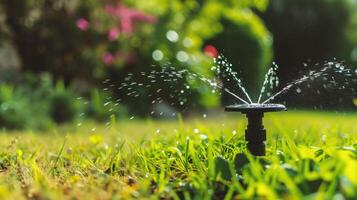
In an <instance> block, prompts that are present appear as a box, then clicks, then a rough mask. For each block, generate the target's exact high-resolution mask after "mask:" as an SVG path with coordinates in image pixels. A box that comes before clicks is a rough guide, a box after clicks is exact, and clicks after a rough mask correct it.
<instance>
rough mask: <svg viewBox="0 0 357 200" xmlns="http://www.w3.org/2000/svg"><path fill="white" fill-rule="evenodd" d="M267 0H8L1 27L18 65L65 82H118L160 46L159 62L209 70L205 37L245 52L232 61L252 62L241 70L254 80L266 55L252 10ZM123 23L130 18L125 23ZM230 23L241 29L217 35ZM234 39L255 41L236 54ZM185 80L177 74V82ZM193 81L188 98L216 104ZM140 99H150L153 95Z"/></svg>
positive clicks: (265, 40)
mask: <svg viewBox="0 0 357 200" xmlns="http://www.w3.org/2000/svg"><path fill="white" fill-rule="evenodd" d="M267 2H268V1H267V0H258V1H246V0H244V1H235V0H229V1H224V2H222V1H219V0H208V1H180V0H152V1H138V0H126V1H109V0H105V1H97V0H86V1H84V0H72V1H66V0H54V1H47V0H41V1H32V0H25V1H21V2H20V1H12V0H5V1H1V3H0V9H1V10H2V11H3V12H2V15H3V17H2V18H3V19H5V20H4V21H3V23H0V34H2V35H4V37H2V38H4V39H2V40H6V41H7V42H8V43H11V44H13V46H14V48H15V49H16V51H17V53H18V54H19V57H20V59H21V63H22V66H21V67H22V69H24V70H25V71H31V72H34V73H38V72H42V71H46V72H49V73H51V74H52V75H53V77H54V78H55V80H64V82H65V83H66V85H67V84H69V83H70V82H72V81H74V80H78V79H80V80H81V81H85V82H87V83H88V84H89V85H91V84H96V83H98V82H100V81H102V80H104V79H106V78H114V79H115V80H116V81H117V82H119V83H120V82H123V80H124V77H125V75H126V74H127V73H128V72H140V71H147V70H148V69H149V68H150V67H149V66H151V65H152V64H153V63H154V64H155V62H156V61H154V60H153V56H152V55H153V52H155V51H156V50H157V51H159V52H161V53H162V59H159V60H157V64H158V65H163V64H166V63H168V62H169V63H171V65H172V66H174V67H175V68H177V69H183V68H187V69H189V70H191V71H193V72H196V73H200V74H202V75H204V76H212V74H211V71H210V65H211V64H212V63H211V58H210V57H209V56H207V55H205V53H204V52H203V50H202V49H203V48H204V47H205V45H206V44H213V45H216V46H217V48H218V50H219V51H220V52H223V53H228V54H229V55H231V56H229V57H231V58H237V59H239V60H244V62H239V63H238V62H237V63H236V62H234V64H236V66H237V69H239V70H240V69H245V68H246V69H250V68H251V67H254V69H256V70H257V71H258V72H259V73H254V76H251V75H250V76H248V75H247V74H246V73H244V74H243V76H245V78H246V79H247V80H252V81H250V82H249V84H250V85H251V84H254V81H253V80H257V79H259V76H260V75H261V74H262V73H263V72H264V70H265V69H266V66H267V63H268V61H269V60H270V57H271V55H270V54H271V51H270V48H271V41H270V36H269V33H268V32H267V31H266V29H265V28H264V25H263V23H262V22H261V21H260V20H259V18H258V17H257V16H256V15H255V14H254V12H253V11H252V10H253V9H254V10H260V11H264V9H265V8H266V6H267ZM108 8H110V9H114V10H115V9H125V12H124V11H120V12H117V13H128V16H129V15H135V16H137V17H135V18H134V20H133V21H129V22H128V21H124V20H125V19H127V18H126V17H128V16H119V17H118V16H114V15H113V14H111V13H110V12H109V11H108ZM110 9H109V10H110ZM226 23H230V24H231V25H230V26H229V28H224V26H225V24H226ZM123 24H127V25H128V24H129V28H128V27H126V26H124V25H123ZM232 30H234V32H236V30H238V32H237V33H239V34H238V35H237V36H236V37H234V38H232V37H231V38H230V40H231V41H229V42H228V43H220V42H218V41H219V40H218V39H220V38H225V37H226V34H229V33H230V32H232ZM169 31H171V32H172V31H173V32H175V33H177V34H178V38H177V40H176V39H175V40H172V41H169V40H167V34H168V33H169ZM237 37H238V39H239V40H237ZM216 39H217V40H216ZM210 41H211V43H210ZM214 41H217V43H216V42H214ZM235 41H237V42H238V43H240V42H241V41H249V42H247V43H246V45H244V46H241V50H242V51H241V52H244V51H243V49H247V48H246V47H249V46H252V48H251V49H250V50H249V52H248V51H247V53H246V54H240V55H241V56H240V55H239V56H238V57H236V55H235V53H236V49H235V48H230V47H231V46H235V47H236V46H237V45H232V44H231V43H230V42H235ZM228 49H232V51H228ZM224 50H226V51H227V52H224ZM180 55H181V58H180ZM251 61H252V62H251ZM248 62H251V63H249V64H248ZM243 66H244V67H243ZM186 83H187V81H185V80H182V83H181V85H183V84H186ZM193 86H197V87H192V88H193V90H194V93H195V95H193V96H194V97H195V98H192V99H190V100H191V101H192V102H193V103H194V104H196V105H197V106H198V107H214V106H217V105H218V104H219V98H218V97H217V94H212V93H207V92H206V90H205V89H202V90H201V89H200V88H206V86H204V84H203V83H200V82H196V83H194V85H193ZM163 87H164V86H163ZM166 91H168V90H166ZM147 92H148V91H147ZM127 103H128V105H129V106H130V107H131V108H134V109H135V108H136V107H137V104H135V103H131V102H130V101H129V102H127ZM143 103H146V107H150V103H147V102H143Z"/></svg>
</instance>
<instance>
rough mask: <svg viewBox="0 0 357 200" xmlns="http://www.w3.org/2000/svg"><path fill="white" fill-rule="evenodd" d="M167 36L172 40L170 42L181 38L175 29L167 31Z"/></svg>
mask: <svg viewBox="0 0 357 200" xmlns="http://www.w3.org/2000/svg"><path fill="white" fill-rule="evenodd" d="M166 38H167V39H168V40H169V41H170V42H177V41H178V39H179V35H178V33H177V32H176V31H174V30H169V31H167V33H166Z"/></svg>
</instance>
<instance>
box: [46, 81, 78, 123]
mask: <svg viewBox="0 0 357 200" xmlns="http://www.w3.org/2000/svg"><path fill="white" fill-rule="evenodd" d="M78 113H79V105H78V104H77V101H76V96H75V95H74V94H73V93H72V91H70V90H68V89H67V90H66V89H65V88H64V86H63V83H62V82H58V83H57V85H56V88H55V89H54V91H53V92H52V94H51V96H50V98H49V115H50V116H51V118H52V119H53V120H54V121H55V122H57V123H64V122H72V121H73V120H74V119H75V118H76V117H77V116H78Z"/></svg>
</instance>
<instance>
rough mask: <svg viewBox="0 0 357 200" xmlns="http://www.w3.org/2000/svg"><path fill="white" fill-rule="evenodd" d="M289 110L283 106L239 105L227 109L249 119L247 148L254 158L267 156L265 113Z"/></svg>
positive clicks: (246, 138) (246, 135)
mask: <svg viewBox="0 0 357 200" xmlns="http://www.w3.org/2000/svg"><path fill="white" fill-rule="evenodd" d="M283 110H287V109H286V107H285V106H284V105H281V104H239V105H231V106H227V107H226V108H225V111H227V112H241V113H243V114H245V115H246V116H247V118H248V126H247V129H246V130H245V140H246V141H247V148H248V150H249V151H250V153H251V154H253V155H254V156H264V155H265V141H266V130H265V128H264V125H263V117H264V113H265V112H277V111H283Z"/></svg>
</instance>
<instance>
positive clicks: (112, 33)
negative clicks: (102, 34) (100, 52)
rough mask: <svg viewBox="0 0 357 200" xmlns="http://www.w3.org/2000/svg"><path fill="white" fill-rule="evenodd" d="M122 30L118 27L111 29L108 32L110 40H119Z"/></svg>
mask: <svg viewBox="0 0 357 200" xmlns="http://www.w3.org/2000/svg"><path fill="white" fill-rule="evenodd" d="M119 35H120V30H119V28H118V27H114V28H111V29H110V30H109V32H108V40H109V41H111V42H113V41H115V40H117V39H118V38H119Z"/></svg>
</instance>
